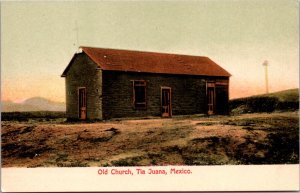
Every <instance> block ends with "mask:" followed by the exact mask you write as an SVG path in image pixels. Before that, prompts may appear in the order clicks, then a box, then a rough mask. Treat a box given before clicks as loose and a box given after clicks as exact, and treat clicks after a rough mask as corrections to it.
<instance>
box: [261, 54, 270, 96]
mask: <svg viewBox="0 0 300 193" xmlns="http://www.w3.org/2000/svg"><path fill="white" fill-rule="evenodd" d="M262 65H263V66H264V67H265V80H266V93H267V94H268V93H269V82H268V66H269V62H268V61H267V60H265V61H264V63H263V64H262Z"/></svg>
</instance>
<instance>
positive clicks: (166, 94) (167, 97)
mask: <svg viewBox="0 0 300 193" xmlns="http://www.w3.org/2000/svg"><path fill="white" fill-rule="evenodd" d="M161 109H162V117H171V116H172V105H171V88H164V87H163V88H161Z"/></svg>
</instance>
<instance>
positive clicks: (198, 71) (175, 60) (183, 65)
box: [62, 47, 231, 77]
mask: <svg viewBox="0 0 300 193" xmlns="http://www.w3.org/2000/svg"><path fill="white" fill-rule="evenodd" d="M81 49H82V51H83V52H84V53H85V54H86V55H88V56H89V57H90V58H91V59H92V60H93V61H94V62H95V63H96V64H97V65H98V66H99V67H100V68H101V69H102V70H110V71H128V72H147V73H163V74H184V75H203V76H221V77H229V76H231V75H230V74H229V73H228V72H227V71H226V70H224V69H223V68H222V67H220V66H219V65H218V64H216V63H215V62H213V61H212V60H211V59H209V58H208V57H203V56H189V55H178V54H166V53H155V52H141V51H131V50H117V49H106V48H92V47H81ZM73 59H74V57H73V58H72V60H71V62H70V63H69V65H68V67H67V68H66V69H65V71H64V72H63V74H62V76H63V77H64V76H66V73H67V71H68V69H69V67H70V65H71V64H72V63H73V62H72V61H73Z"/></svg>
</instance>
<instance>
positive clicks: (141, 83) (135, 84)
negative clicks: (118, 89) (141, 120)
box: [132, 80, 147, 109]
mask: <svg viewBox="0 0 300 193" xmlns="http://www.w3.org/2000/svg"><path fill="white" fill-rule="evenodd" d="M136 87H144V93H145V96H144V98H145V101H144V102H139V103H137V102H136ZM137 105H143V106H137ZM132 107H133V108H134V109H147V81H146V80H132Z"/></svg>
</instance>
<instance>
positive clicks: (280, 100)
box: [229, 88, 299, 114]
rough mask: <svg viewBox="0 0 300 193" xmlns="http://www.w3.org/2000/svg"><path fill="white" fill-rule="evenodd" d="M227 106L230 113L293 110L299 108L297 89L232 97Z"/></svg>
mask: <svg viewBox="0 0 300 193" xmlns="http://www.w3.org/2000/svg"><path fill="white" fill-rule="evenodd" d="M229 106H230V109H231V113H232V114H242V113H256V112H274V111H295V110H297V109H299V89H298V88H296V89H289V90H284V91H280V92H274V93H270V94H263V95H255V96H251V97H245V98H238V99H232V100H230V102H229Z"/></svg>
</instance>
